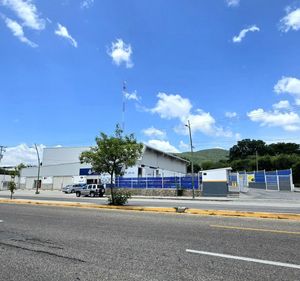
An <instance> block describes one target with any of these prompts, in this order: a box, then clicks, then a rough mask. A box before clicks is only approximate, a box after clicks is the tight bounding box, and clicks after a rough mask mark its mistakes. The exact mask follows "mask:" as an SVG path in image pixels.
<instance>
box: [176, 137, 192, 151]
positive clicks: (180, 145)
mask: <svg viewBox="0 0 300 281" xmlns="http://www.w3.org/2000/svg"><path fill="white" fill-rule="evenodd" d="M179 148H180V149H181V150H182V151H187V150H188V149H189V148H190V146H189V145H188V144H186V143H185V142H184V141H182V140H181V141H180V142H179Z"/></svg>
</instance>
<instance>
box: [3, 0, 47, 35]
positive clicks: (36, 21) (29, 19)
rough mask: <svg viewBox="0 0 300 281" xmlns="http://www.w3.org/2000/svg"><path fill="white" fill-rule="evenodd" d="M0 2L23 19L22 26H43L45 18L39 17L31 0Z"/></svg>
mask: <svg viewBox="0 0 300 281" xmlns="http://www.w3.org/2000/svg"><path fill="white" fill-rule="evenodd" d="M0 4H2V5H3V6H5V7H8V8H9V9H11V10H12V11H14V12H15V13H16V15H17V16H18V17H19V18H20V19H21V20H22V21H23V22H22V25H23V26H26V27H29V28H31V29H35V30H43V29H44V28H45V20H44V19H42V18H40V17H39V13H38V10H37V8H36V6H35V5H34V4H33V1H32V0H27V1H25V0H0Z"/></svg>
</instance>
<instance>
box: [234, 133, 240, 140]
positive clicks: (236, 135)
mask: <svg viewBox="0 0 300 281" xmlns="http://www.w3.org/2000/svg"><path fill="white" fill-rule="evenodd" d="M234 136H235V139H236V140H237V141H238V140H241V139H242V135H241V134H240V133H236V134H235V135H234Z"/></svg>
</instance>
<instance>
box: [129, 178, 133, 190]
mask: <svg viewBox="0 0 300 281" xmlns="http://www.w3.org/2000/svg"><path fill="white" fill-rule="evenodd" d="M130 186H131V188H133V178H131V184H130Z"/></svg>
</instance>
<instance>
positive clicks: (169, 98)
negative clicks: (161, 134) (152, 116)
mask: <svg viewBox="0 0 300 281" xmlns="http://www.w3.org/2000/svg"><path fill="white" fill-rule="evenodd" d="M157 97H158V102H157V103H156V105H155V107H154V108H152V109H150V110H149V111H150V112H152V113H157V114H158V115H159V116H160V117H161V118H163V119H168V120H170V119H179V121H180V124H179V125H178V126H176V127H175V128H174V131H175V132H176V133H178V134H183V135H187V134H188V130H187V127H186V126H185V125H186V124H187V122H188V120H189V121H190V123H191V128H192V133H193V134H194V133H196V132H202V133H204V134H206V135H211V136H225V137H231V136H232V132H231V131H230V130H224V129H223V128H222V127H218V126H216V124H215V123H216V121H215V119H214V118H213V117H212V116H211V114H210V113H208V112H204V111H203V110H201V109H197V110H196V111H195V112H196V113H192V112H191V110H192V104H191V102H190V100H189V99H187V98H183V97H181V96H180V95H172V94H170V95H168V94H166V93H159V94H158V95H157Z"/></svg>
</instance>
